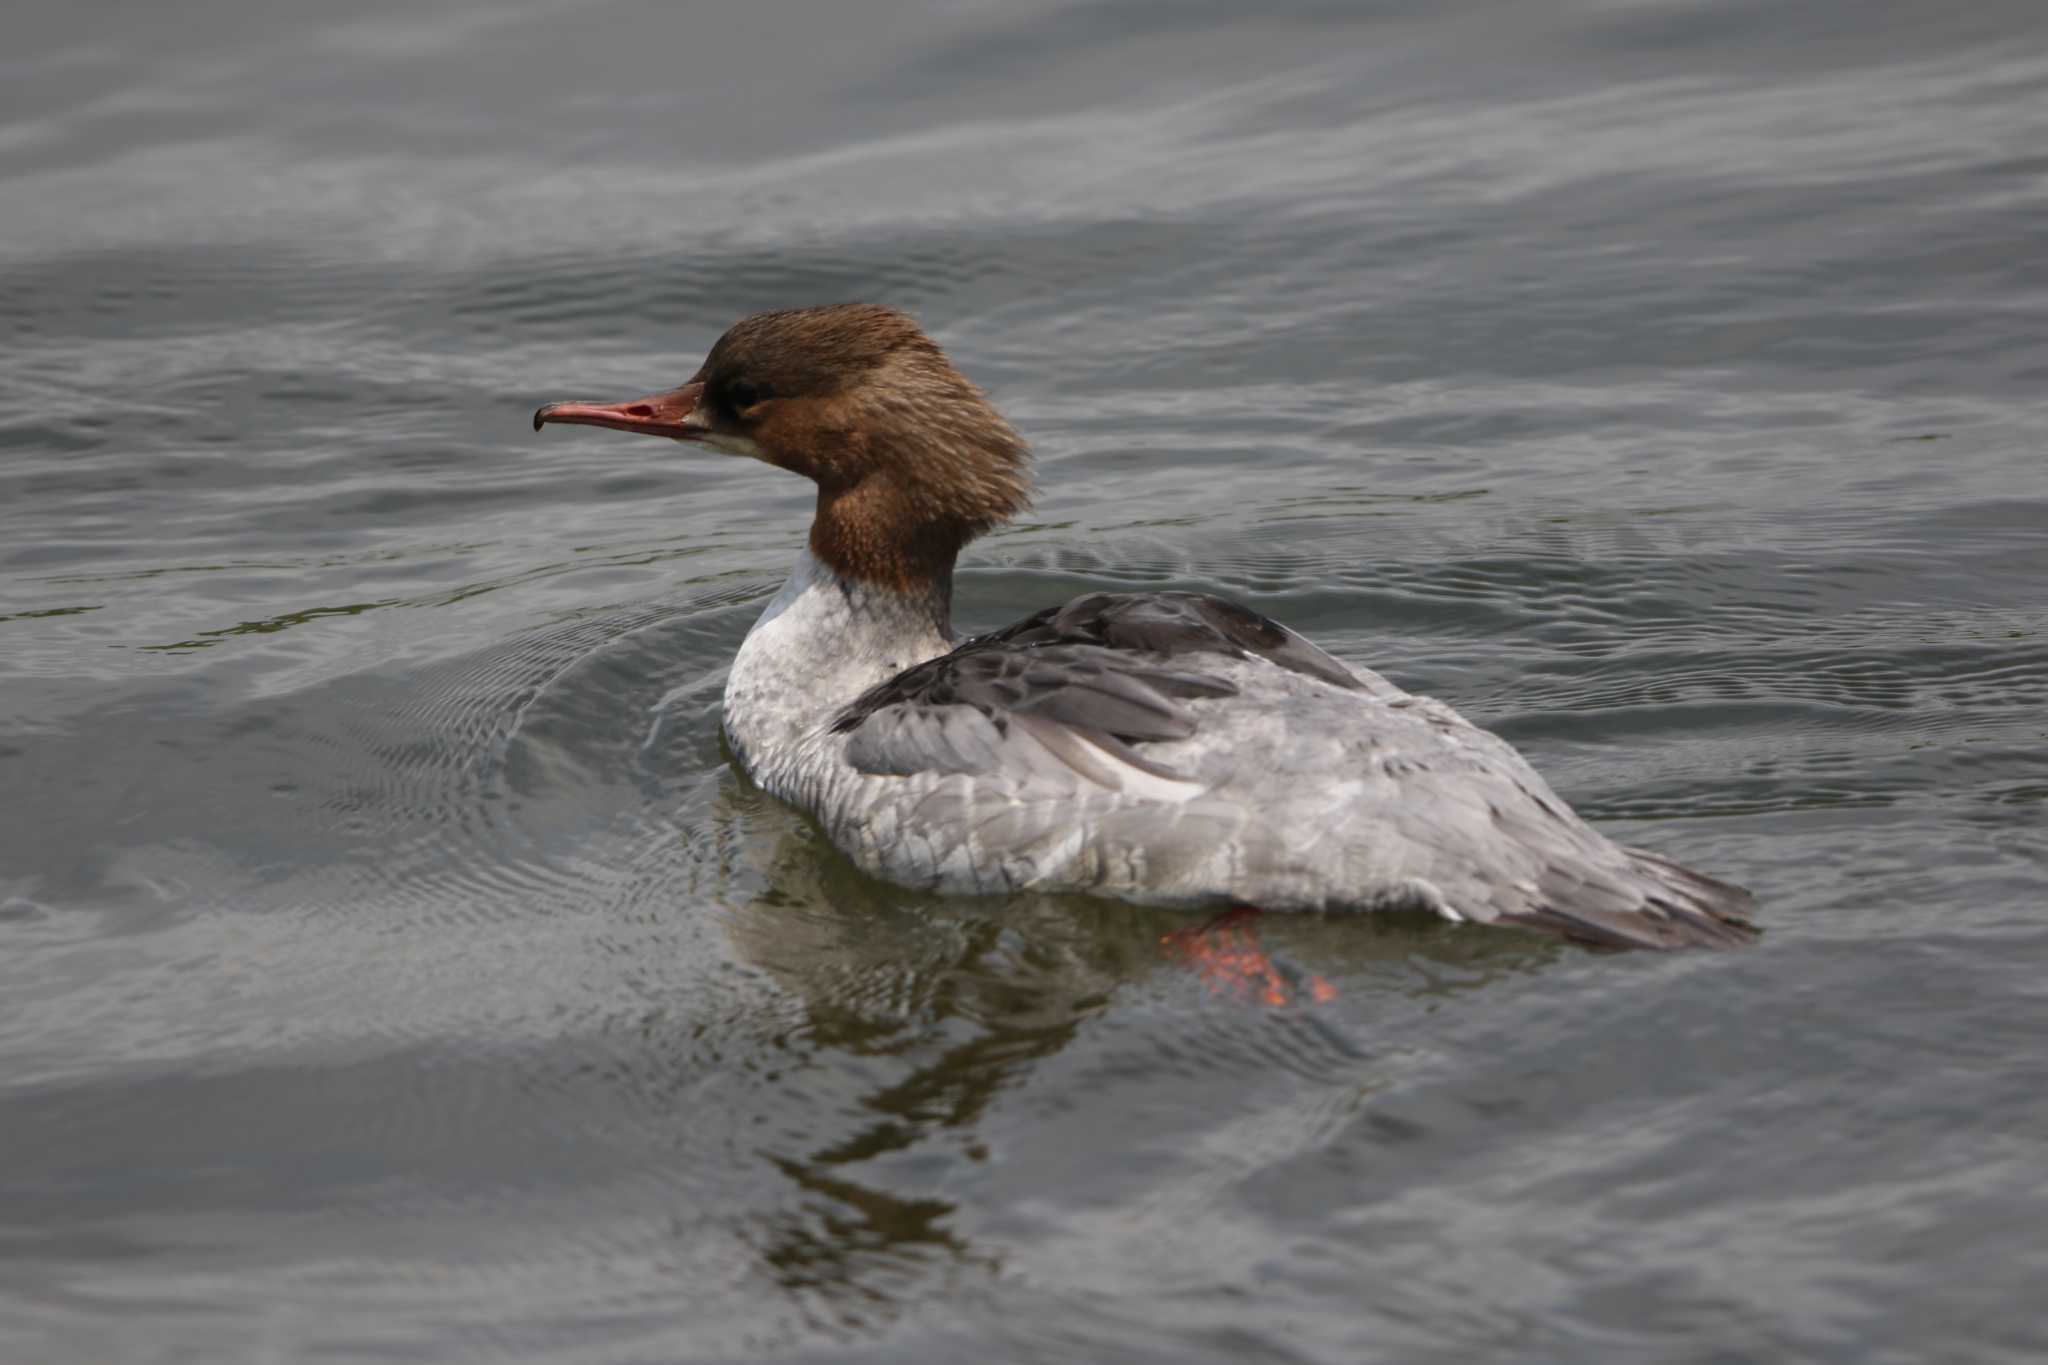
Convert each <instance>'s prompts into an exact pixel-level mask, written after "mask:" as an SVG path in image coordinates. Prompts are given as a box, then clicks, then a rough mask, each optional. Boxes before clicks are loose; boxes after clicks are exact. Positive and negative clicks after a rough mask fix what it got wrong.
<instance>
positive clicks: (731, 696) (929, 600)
mask: <svg viewBox="0 0 2048 1365" xmlns="http://www.w3.org/2000/svg"><path fill="white" fill-rule="evenodd" d="M951 606H952V585H951V583H950V582H948V583H943V584H940V585H939V586H938V587H936V588H935V589H933V590H932V591H931V592H929V593H925V594H919V595H914V596H913V595H906V594H904V593H900V592H895V591H892V590H890V589H888V588H881V587H876V586H875V585H873V584H869V583H862V582H858V581H855V580H851V579H845V578H841V577H840V576H839V575H838V574H836V573H834V572H833V571H832V570H831V569H830V568H828V567H826V566H825V565H824V564H821V563H820V562H819V561H818V559H817V558H816V557H815V556H814V555H812V554H811V552H810V551H809V550H808V549H806V550H805V551H804V552H803V554H802V555H800V556H799V557H798V558H797V561H796V568H795V569H794V570H793V571H792V572H791V573H790V575H789V580H788V581H787V582H786V583H784V584H783V585H782V591H781V592H778V593H777V594H775V597H774V599H773V600H771V601H770V602H769V603H768V606H767V607H766V608H765V609H764V610H763V611H762V613H761V619H760V620H758V621H756V622H754V628H753V629H752V630H750V631H748V632H747V638H746V640H745V642H743V643H742V644H741V645H740V649H739V653H738V654H737V655H735V656H734V658H733V661H732V672H731V674H730V675H729V676H728V677H727V678H726V682H725V733H726V738H727V739H728V740H730V741H731V743H732V746H733V749H734V750H735V751H736V752H737V753H738V755H739V759H740V764H741V766H742V767H744V768H745V769H746V770H747V774H748V776H750V777H752V778H753V779H754V780H755V781H756V782H758V783H760V784H761V785H762V786H764V787H767V788H768V789H769V790H771V791H775V790H776V789H777V788H778V787H779V786H780V785H781V783H780V782H779V781H778V780H777V779H778V777H779V776H780V775H781V774H784V773H786V772H788V771H790V770H791V765H793V764H795V763H796V762H797V760H798V759H799V757H800V754H801V751H803V750H804V749H805V748H806V747H807V745H808V744H810V743H812V742H814V741H816V740H817V739H818V738H819V737H821V736H822V735H823V734H824V733H825V732H826V731H828V730H829V729H830V727H831V724H832V720H833V718H834V717H835V716H837V715H838V714H839V712H840V711H841V710H842V709H843V708H844V707H845V706H846V705H847V704H848V703H849V702H851V701H853V700H854V699H855V698H856V697H858V696H860V694H861V693H863V692H865V691H867V690H868V689H869V688H870V687H873V686H874V685H875V684H876V683H879V682H884V681H887V680H888V679H890V678H893V677H895V676H896V675H897V674H898V673H901V672H902V671H903V670H904V669H906V668H909V667H911V666H913V665H915V664H921V663H923V662H924V661H925V660H927V659H935V658H937V657H938V656H939V655H941V654H944V653H945V652H946V651H947V650H949V649H951V648H952V647H953V636H952V623H951Z"/></svg>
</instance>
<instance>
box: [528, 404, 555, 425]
mask: <svg viewBox="0 0 2048 1365" xmlns="http://www.w3.org/2000/svg"><path fill="white" fill-rule="evenodd" d="M553 406H554V404H552V403H543V404H542V405H541V406H539V407H537V408H535V409H534V410H533V429H534V430H535V431H539V430H540V425H541V423H543V422H545V421H547V420H548V409H549V408H551V407H553Z"/></svg>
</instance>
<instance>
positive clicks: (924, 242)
mask: <svg viewBox="0 0 2048 1365" xmlns="http://www.w3.org/2000/svg"><path fill="white" fill-rule="evenodd" d="M6 30H7V41H6V47H5V51H4V52H0V1361H5V1362H9V1365H13V1363H14V1362H20V1363H21V1365H41V1363H42V1362H116V1361H124V1362H125V1361H144V1362H225V1361H284V1360H315V1359H318V1360H337V1361H340V1360H346V1361H356V1360H365V1361H370V1360H384V1361H435V1362H442V1361H469V1360H488V1359H514V1360H521V1361H539V1362H579V1363H581V1362H643V1361H644V1362H658V1361H711V1360H739V1359H748V1360H827V1359H829V1360H869V1361H877V1362H881V1361H888V1362H902V1361H930V1362H953V1361H960V1360H968V1359H988V1360H1003V1361H1160V1362H1169V1361H1170V1362H1189V1361H1214V1362H1226V1361H1227V1362H1237V1361H1245V1360H1261V1361H1264V1360H1272V1361H1303V1362H1326V1361H1327V1362H1357V1361H1404V1362H1408V1361H1442V1362H1469V1361H1475V1360H1503V1361H1506V1360H1512V1361H1518V1362H1519V1361H1556V1362H1587V1361H1606V1360H1613V1361H1639V1360H1646V1359H1655V1360H1664V1361H1699V1362H1707V1361H1714V1362H1732V1361H1763V1360H1769V1361H1780V1360H1831V1361H1844V1362H1859V1363H1868V1362H1905V1361H1934V1360H1941V1361H1960V1360H1970V1361H1997V1360H2009V1361H2021V1360H2038V1359H2040V1358H2041V1356H2042V1354H2043V1353H2044V1352H2048V1308H2044V1305H2043V1300H2042V1297H2041V1288H2042V1286H2043V1285H2044V1284H2048V1236H2044V1233H2043V1228H2044V1227H2048V1045H2044V1044H2048V986H2044V984H2043V983H2044V972H2043V967H2044V963H2048V828H2044V825H2048V820H2044V816H2048V710H2044V708H2048V16H2044V13H2043V11H2042V10H2041V8H2040V6H2039V5H2038V4H2037V3H2035V2H2034V0H2006V2H2005V3H1995V2H1987V3H1979V4H1970V5H1945V6H1944V5H1931V4H1925V3H1907V2H1904V0H1901V2H1899V3H1886V2H1883V0H1818V2H1817V3H1812V4H1803V5H1785V4H1763V3H1747V2H1738V3H1721V2H1720V0H1578V2H1577V3H1562V2H1560V3H1553V4H1540V5H1534V4H1518V3H1510V2H1509V0H1469V2H1464V3H1458V2H1443V0H1438V2H1434V3H1421V2H1420V0H1387V2H1385V3H1376V4H1363V3H1361V4H1335V3H1318V2H1317V0H1293V2H1292V3H1281V4H1277V5H1266V6H1248V5H1237V4H1218V3H1209V2H1208V0H1188V2H1187V3H1168V2H1167V0H1107V2H1106V3H1100V4H1065V3H1047V2H1046V0H1029V2H1028V3H1025V2H1020V0H1007V2H1006V3H1003V4H1001V5H997V4H994V3H970V2H969V0H953V2H951V3H941V2H940V0H851V2H850V3H843V4H834V5H830V6H824V5H813V4H808V3H792V2H791V0H751V3H748V4H746V5H708V4H706V5H666V4H655V3H651V2H650V0H529V2H527V3H518V4H484V3H480V2H479V0H466V2H464V3H449V4H438V5H428V6H422V5H415V4H396V3H377V4H360V5H353V6H332V5H324V4H313V3H307V2H306V0H291V2H289V3H269V4H258V3H256V0H204V2H201V0H190V2H189V3H184V4H178V5H154V6H144V5H112V4H109V5H91V4H77V3H73V4H54V3H49V2H48V0H27V3H26V4H23V5H16V6H14V7H12V8H10V10H9V14H8V19H7V23H6ZM853 298H860V299H870V300H875V301H879V302H885V303H890V304H894V305H897V306H900V307H903V308H907V309H909V310H911V311H913V312H914V313H916V314H917V315H918V316H919V317H920V318H921V319H922V320H923V322H924V323H925V324H926V325H927V326H928V327H929V329H930V330H931V331H932V332H933V334H934V335H935V336H936V337H937V338H938V339H939V341H940V342H941V343H942V344H943V345H944V346H945V347H946V348H947V349H948V350H949V352H950V353H951V354H952V355H953V356H954V357H955V359H956V361H957V362H958V363H959V364H960V366H961V367H962V368H963V369H964V370H965V371H966V372H967V373H969V374H970V375H971V376H973V377H974V378H975V379H977V380H978V381H979V382H981V383H982V384H984V385H985V386H986V387H988V388H989V390H990V391H991V392H992V393H993V395H994V396H995V398H996V400H997V401H998V403H999V404H1000V405H1001V406H1002V407H1003V408H1004V409H1005V411H1006V412H1007V413H1009V414H1010V416H1011V417H1012V418H1013V419H1014V420H1015V421H1016V423H1017V424H1018V425H1019V427H1020V428H1021V429H1022V430H1023V431H1024V432H1025V433H1026V434H1027V435H1028V436H1029V438H1030V439H1031V441H1032V442H1033V445H1034V447H1035V450H1036V453H1037V460H1038V473H1039V476H1040V480H1041V484H1042V495H1041V497H1040V500H1039V502H1038V504H1037V506H1036V508H1035V510H1034V511H1033V512H1032V513H1031V514H1030V515H1029V516H1028V517H1027V518H1026V519H1025V520H1024V521H1023V522H1021V523H1020V524H1018V525H1016V526H1014V527H1012V528H1009V529H1007V530H1005V531H1003V532H1001V533H999V534H996V535H994V536H991V537H989V538H988V539H986V540H985V541H983V542H981V543H979V544H977V545H976V546H975V547H973V548H972V549H971V551H970V552H969V554H968V556H967V557H966V560H965V561H964V563H963V566H962V571H961V574H960V581H959V615H960V618H961V624H962V625H963V626H965V627H966V628H969V629H982V628H988V627H991V626H995V625H998V624H1001V623H1003V622H1005V621H1007V620H1009V619H1012V618H1013V617H1015V616H1017V615H1020V614H1022V613H1024V612H1026V611H1029V610H1032V609H1035V608H1037V607H1039V606H1043V605H1046V604H1049V603H1052V602H1055V601H1058V600H1061V599H1062V598H1063V597H1064V596H1067V595H1071V594H1073V593H1076V592H1079V591H1082V590H1085V589H1088V588H1091V587H1096V586H1101V585H1136V586H1145V587H1162V588H1165V587H1170V588H1186V589H1200V590H1205V591H1215V592H1221V593H1226V594H1228V595H1231V596H1234V597H1236V598H1238V599H1240V600H1242V601H1245V602H1247V603H1249V604H1250V605H1252V606H1254V607H1256V608H1257V609H1259V610H1261V611H1263V612H1266V613H1267V614H1269V615H1272V616H1274V617H1277V618H1279V619H1280V620H1283V621H1285V622H1287V623H1288V624H1290V625H1293V626H1295V627H1296V628H1298V629H1300V630H1302V631H1304V632H1305V633H1307V634H1309V635H1310V636H1311V637H1312V638H1314V639H1316V640H1317V641H1318V642H1320V643H1321V644H1323V645H1324V646H1325V647H1327V648H1329V649H1330V650H1331V651H1332V652H1334V653H1336V654H1338V655H1340V656H1341V657H1343V658H1345V659H1347V660H1350V661H1352V662H1354V663H1358V664H1364V665H1370V666H1372V667H1375V668H1378V669H1381V670H1382V671H1384V672H1386V673H1387V674H1388V675H1389V676H1391V677H1392V678H1393V679H1394V680H1395V681H1396V682H1398V683H1400V684H1401V685H1403V686H1405V687H1408V688H1411V689H1414V690H1419V691H1423V692H1427V693H1431V694H1433V695H1436V696H1440V697H1442V698H1444V699H1446V700H1448V701H1450V702H1451V703H1452V704H1454V705H1456V706H1457V707H1459V708H1460V709H1462V710H1463V711H1465V712H1466V713H1467V714H1468V715H1470V716H1472V717H1473V718H1474V719H1476V720H1478V721H1480V722H1481V723H1483V724H1487V725H1490V726H1492V727H1494V728H1497V729H1498V730H1500V731H1501V732H1502V733H1504V734H1505V735H1506V736H1508V737H1509V738H1510V739H1512V740H1513V741H1514V742H1515V743H1516V744H1518V745H1519V746H1520V747H1521V748H1522V749H1523V751H1524V752H1525V753H1527V754H1528V755H1529V756H1530V758H1531V759H1532V760H1533V761H1534V762H1535V764H1536V765H1537V766H1538V767H1539V768H1540V769H1541V770H1543V771H1544V772H1545V773H1546V774H1547V775H1548V776H1549V777H1550V779H1551V780H1552V782H1553V784H1554V785H1556V786H1557V787H1558V788H1559V790H1560V791H1561V792H1562V793H1563V794H1564V795H1565V796H1566V797H1567V798H1568V799H1570V800H1571V801H1572V802H1574V803H1575V804H1576V805H1577V806H1578V808H1579V809H1580V810H1581V811H1582V812H1583V813H1585V814H1586V815H1588V816H1589V817H1590V818H1593V819H1594V820H1595V821H1597V822H1598V823H1599V824H1600V825H1601V826H1602V827H1603V828H1604V829H1606V830H1607V831H1608V832H1610V833H1612V834H1615V835H1616V836H1618V837H1623V838H1626V839H1627V840H1629V841H1630V842H1634V843H1639V844H1644V845H1647V846H1650V847H1654V848H1657V849H1660V850H1662V851H1664V852H1666V853H1668V854H1670V855H1672V856H1675V857H1679V858H1682V859H1683V860H1685V861H1687V862H1689V863H1691V864H1693V865H1696V866H1698V867H1701V868H1703V869H1706V870H1708V871H1711V872H1713V873H1715V874H1717V875H1719V876H1722V877H1725V878H1728V879H1731V880H1734V881H1738V882H1741V883H1743V884H1745V885H1747V886H1749V887H1751V888H1752V889H1753V890H1754V891H1755V892H1756V893H1757V895H1758V898H1759V906H1760V917H1761V922H1762V924H1763V926H1764V928H1765V931H1766V932H1765V936H1764V938H1763V940H1762V942H1761V944H1760V945H1759V946H1757V947H1756V948H1755V949H1753V950H1751V951H1748V952H1744V953H1737V954H1685V955H1662V956H1653V955H1613V954H1608V955H1601V954H1594V953H1588V952H1583V951H1579V950H1575V949H1572V948H1568V947H1564V946H1560V945H1557V944H1553V943H1550V942H1547V941H1543V940H1540V939H1537V938H1535V937H1533V936H1522V935H1518V934H1514V933H1509V932H1498V931H1496V932H1487V931H1483V930H1479V929H1474V928H1471V927H1469V926H1468V927H1457V926H1452V925H1447V924H1437V923H1430V922H1422V921H1418V920H1410V919H1404V918H1391V919H1385V920H1349V921H1345V920H1336V919H1332V920H1310V919H1299V920H1283V921H1281V922H1277V923H1271V922H1269V923H1266V924H1263V925H1262V926H1260V928H1259V933H1260V934H1261V936H1262V938H1261V941H1262V944H1263V947H1264V949H1265V950H1266V951H1267V952H1268V953H1269V954H1270V955H1271V957H1272V959H1273V960H1274V961H1275V962H1276V963H1277V964H1279V967H1280V968H1281V969H1282V970H1284V972H1285V973H1287V974H1288V975H1289V978H1290V979H1292V980H1296V981H1306V980H1308V979H1309V978H1311V977H1319V978H1320V979H1321V980H1323V981H1325V982H1327V983H1328V986H1329V988H1330V992H1331V993H1332V994H1333V998H1329V999H1324V1000H1316V999H1313V998H1310V997H1309V995H1307V994H1306V993H1300V994H1297V995H1296V996H1294V997H1293V998H1291V999H1289V1000H1287V1001H1286V1002H1285V1003H1282V1004H1272V1003H1269V1002H1266V1001H1263V1000H1260V999H1245V998H1241V997H1239V996H1237V995H1233V994H1231V993H1230V992H1227V991H1219V990H1218V989H1216V987H1215V983H1214V982H1212V981H1209V980H1206V979H1204V977H1203V976H1202V975H1201V974H1200V973H1198V972H1196V971H1193V970H1191V969H1190V968H1189V967H1188V965H1187V964H1186V963H1185V962H1184V961H1181V960H1177V959H1176V957H1175V955H1174V954H1173V953H1172V952H1169V951H1166V948H1165V945H1163V944H1162V939H1164V938H1166V937H1167V936H1169V935H1171V934H1173V933H1174V931H1175V930H1176V929H1177V928H1180V927H1183V925H1184V923H1185V921H1183V920H1182V919H1180V918H1177V917H1175V916H1173V915H1169V914H1164V913H1160V912H1153V911H1140V910H1135V909H1131V908H1128V907H1124V906H1120V905H1116V904H1111V903H1101V902H1095V901H1089V900H1047V899H1031V898H1020V899H1017V900H1014V901H1004V900H992V901H958V900H947V899H944V898H939V897H933V896H927V895H921V894H917V893H913V892H907V891H902V890H897V889H893V888H891V887H888V886H883V885H880V884H877V883H875V882H872V881H869V880H866V879H865V878H863V877H862V876H861V875H859V874H858V873H857V872H855V871H854V870H853V869H851V868H850V867H849V866H848V865H847V864H845V863H844V862H843V861H842V860H841V859H840V858H839V857H838V856H837V855H835V854H834V853H833V852H832V851H831V850H830V849H829V847H826V846H825V845H823V844H822V843H821V841H820V839H819V837H818V835H817V833H816V832H815V830H814V829H813V828H812V827H811V826H810V825H809V824H808V823H807V822H806V821H805V820H804V819H803V818H802V817H800V816H799V815H797V814H795V813H794V812H792V811H790V810H788V809H786V808H784V807H782V806H780V805H779V804H777V803H776V802H775V801H773V800H772V799H769V798H767V797H765V796H763V795H761V794H760V793H758V792H756V791H754V790H752V789H751V788H750V787H749V786H748V784H747V783H746V782H745V781H744V779H743V778H742V777H741V776H740V775H739V774H738V773H737V771H736V770H735V769H734V768H733V766H732V765H731V763H730V761H729V760H728V757H727V755H726V754H725V752H724V751H723V749H722V747H721V743H720V739H719V732H718V706H719V689H720V686H721V684H722V679H723V673H724V669H725V666H726V662H727V660H728V659H729V657H730V655H731V653H732V651H733V649H734V647H735V646H736V645H737V643H738V641H739V640H740V638H741V636H742V635H743V634H744V632H745V630H746V628H747V626H748V624H749V623H750V621H751V619H752V617H753V615H754V614H755V613H756V612H758V610H759V608H760V606H761V605H762V603H763V602H764V601H765V600H766V598H767V597H768V596H769V595H770V594H771V593H772V592H773V590H774V588H775V587H776V586H777V584H778V582H779V579H780V576H781V574H782V573H783V572H784V571H785V569H786V567H787V565H788V563H789V561H790V560H791V558H792V557H793V555H794V554H795V552H796V549H797V547H798V545H799V543H800V541H801V538H802V535H803V531H804V526H805V524H806V519H807V515H808V508H809V496H808V493H809V490H808V488H807V486H803V485H801V484H800V481H798V480H794V479H791V478H789V477H787V476H785V475H782V474H780V473H779V472H777V471H774V470H769V469H766V468H762V467H759V466H756V465H752V464H746V463H745V462H740V461H730V460H719V459H716V458H715V457H712V456H709V455H705V454H702V453H693V452H691V451H689V450H686V449H683V448H681V447H676V446H671V445H667V444H662V443H656V442H651V441H646V440H641V439H636V438H632V437H628V436H624V435H620V434H618V433H613V432H604V431H594V430H588V429H580V428H579V429H573V430H572V429H555V428H550V429H549V430H548V431H547V432H545V433H541V434H540V435H536V434H535V433H534V432H532V431H531V430H530V429H529V427H528V423H527V419H528V415H529V414H530V413H531V411H532V410H533V408H534V407H535V406H536V405H537V404H538V403H540V402H542V401H544V400H548V399H554V398H567V397H589V398H614V399H623V398H628V397H632V396H635V395H638V394H641V393H645V392H649V391H652V390H654V389H658V388H664V387H667V386H669V385H671V384H673V383H675V382H677V381H678V380H680V379H681V378H683V377H684V376H685V375H686V374H687V373H688V372H689V371H690V370H691V369H693V368H694V367H695V365H696V363H697V360H698V358H699V357H700V355H701V353H702V351H703V350H704V348H705V347H706V346H708V345H709V343H710V342H711V341H712V340H713V339H714V338H715V337H716V336H717V334H718V333H719V331H720V330H722V329H723V328H724V326H725V325H726V324H727V323H729V322H731V321H732V320H733V319H735V318H737V317H739V316H741V315H743V314H745V313H748V312H752V311H755V310H759V309H764V308H772V307H786V306H794V305H802V304H810V303H820V302H829V301H834V300H841V299H853ZM743 466H744V467H743ZM1265 918H1266V920H1268V921H1272V920H1274V918H1275V917H1273V916H1267V917H1265Z"/></svg>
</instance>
